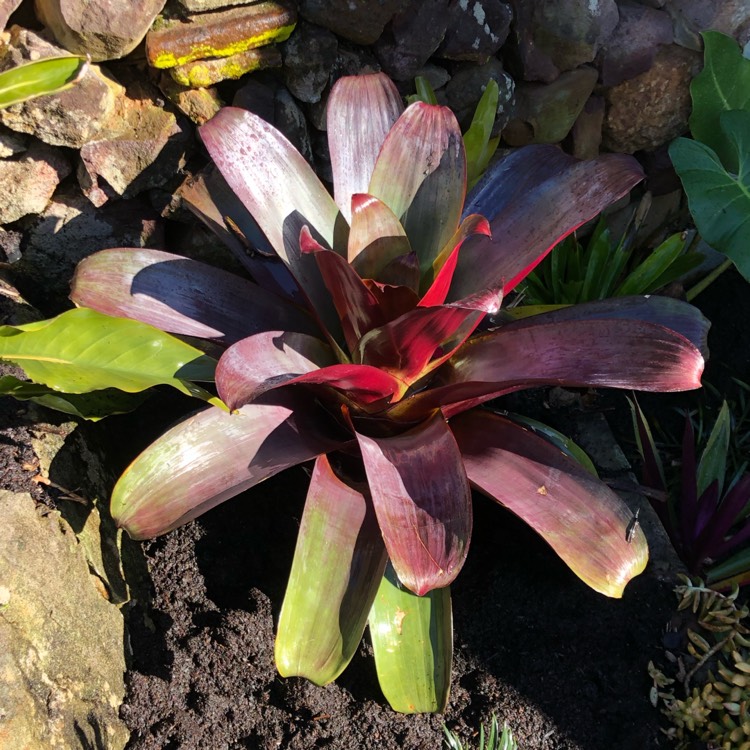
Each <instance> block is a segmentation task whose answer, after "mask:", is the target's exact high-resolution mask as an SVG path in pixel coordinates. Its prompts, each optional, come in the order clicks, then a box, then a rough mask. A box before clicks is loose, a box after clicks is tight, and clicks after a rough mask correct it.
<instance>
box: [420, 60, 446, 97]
mask: <svg viewBox="0 0 750 750" xmlns="http://www.w3.org/2000/svg"><path fill="white" fill-rule="evenodd" d="M417 76H421V77H422V78H426V79H427V81H428V83H429V84H430V86H432V90H433V91H435V92H436V93H437V91H438V90H439V89H441V88H443V86H445V85H446V84H447V83H448V81H450V79H451V74H450V73H449V72H448V71H447V70H446V69H445V68H441V67H440V66H439V65H434V64H433V63H427V65H423V66H422V67H421V68H420V69H419V70H418V71H417V72H416V73H415V74H414V77H415V78H416V77H417Z"/></svg>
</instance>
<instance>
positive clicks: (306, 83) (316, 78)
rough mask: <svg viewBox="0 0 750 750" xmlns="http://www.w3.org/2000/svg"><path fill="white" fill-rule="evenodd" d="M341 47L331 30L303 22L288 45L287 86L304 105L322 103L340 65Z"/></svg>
mask: <svg viewBox="0 0 750 750" xmlns="http://www.w3.org/2000/svg"><path fill="white" fill-rule="evenodd" d="M338 49H339V43H338V40H337V39H336V37H335V36H334V35H333V34H332V33H331V32H330V31H328V29H324V28H321V27H320V26H315V25H314V24H311V23H306V22H305V21H301V22H300V23H298V24H297V28H296V29H295V30H294V33H293V34H292V35H291V36H290V37H289V39H288V40H287V42H286V43H285V44H284V82H285V83H286V87H287V88H288V89H289V91H290V92H291V93H292V95H293V96H294V97H295V98H296V99H299V101H301V102H306V103H307V104H313V103H314V102H319V101H320V97H321V95H322V93H323V90H324V89H325V87H326V85H327V84H328V79H329V77H330V75H331V70H333V65H334V63H335V62H336V55H337V54H338Z"/></svg>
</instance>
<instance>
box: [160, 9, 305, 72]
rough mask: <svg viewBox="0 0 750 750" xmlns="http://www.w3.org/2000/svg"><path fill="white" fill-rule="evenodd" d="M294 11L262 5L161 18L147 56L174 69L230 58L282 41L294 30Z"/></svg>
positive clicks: (163, 66)
mask: <svg viewBox="0 0 750 750" xmlns="http://www.w3.org/2000/svg"><path fill="white" fill-rule="evenodd" d="M296 21H297V16H296V14H295V12H294V11H293V10H292V9H291V8H290V7H287V6H284V5H281V4H280V3H276V2H261V3H254V4H253V5H247V6H239V7H236V8H229V9H227V10H221V11H216V12H212V13H201V14H196V15H193V16H190V17H189V18H188V19H187V20H183V19H180V18H175V19H171V20H166V19H160V21H159V22H158V23H157V24H155V25H154V28H153V29H152V30H151V31H149V33H148V34H147V35H146V56H147V58H148V62H149V64H150V65H152V66H153V67H155V68H174V67H176V66H178V65H185V64H186V63H189V62H193V61H194V60H203V59H206V58H211V57H229V56H230V55H236V54H237V53H239V52H245V51H246V50H249V49H255V48H256V47H262V46H264V45H266V44H270V43H271V42H282V41H284V40H285V39H287V37H288V36H289V34H291V33H292V30H293V29H294V24H295V23H296Z"/></svg>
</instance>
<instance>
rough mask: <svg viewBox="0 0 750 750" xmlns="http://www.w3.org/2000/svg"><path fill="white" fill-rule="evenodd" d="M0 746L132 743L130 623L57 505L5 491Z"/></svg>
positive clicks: (41, 749) (27, 749)
mask: <svg viewBox="0 0 750 750" xmlns="http://www.w3.org/2000/svg"><path fill="white" fill-rule="evenodd" d="M0 516H1V517H2V519H3V523H2V524H0V592H1V596H0V680H1V681H2V685H3V690H2V692H0V717H2V719H0V745H2V747H3V748H6V750H16V749H17V750H22V749H23V750H48V749H49V748H76V747H106V748H108V749H109V750H119V749H120V748H124V747H125V744H126V742H127V740H128V736H129V732H128V730H127V728H126V726H125V724H124V723H123V722H122V721H121V720H120V718H119V716H118V713H117V711H118V707H119V705H120V704H121V703H122V699H123V695H124V693H125V685H124V680H123V676H124V673H125V669H126V666H125V654H124V649H123V643H124V636H125V632H124V624H123V618H122V614H121V613H120V611H119V609H118V608H117V607H116V606H114V605H113V604H111V603H110V602H109V601H107V599H105V598H104V597H103V596H102V593H103V592H102V587H101V581H100V579H99V578H98V577H95V576H93V575H92V574H91V573H90V572H89V563H88V561H87V558H86V554H85V552H84V550H83V548H82V545H81V544H79V542H78V540H77V538H76V535H75V534H74V532H73V529H72V528H71V527H70V525H69V524H68V523H67V522H66V521H65V520H64V519H63V518H62V517H61V515H60V513H58V512H57V511H50V510H49V509H48V508H44V506H42V507H41V508H37V507H35V503H34V500H33V499H32V498H31V496H30V495H28V494H26V493H13V492H8V491H6V490H2V491H0Z"/></svg>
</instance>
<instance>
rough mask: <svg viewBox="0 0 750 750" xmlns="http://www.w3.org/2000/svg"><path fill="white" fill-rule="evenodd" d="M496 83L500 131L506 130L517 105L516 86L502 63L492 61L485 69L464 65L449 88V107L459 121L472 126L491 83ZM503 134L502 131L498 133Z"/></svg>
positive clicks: (453, 78) (446, 88)
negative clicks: (492, 81) (472, 121)
mask: <svg viewBox="0 0 750 750" xmlns="http://www.w3.org/2000/svg"><path fill="white" fill-rule="evenodd" d="M490 79H493V80H494V81H495V82H496V83H497V86H498V89H499V96H498V102H497V115H498V117H497V121H496V123H495V126H496V128H498V129H501V128H503V127H505V125H506V123H507V121H508V118H509V117H510V114H511V110H512V108H513V103H514V101H515V91H516V85H515V82H514V81H513V79H512V78H511V77H510V76H509V75H508V74H507V73H506V72H505V71H504V70H503V65H502V63H501V62H500V61H499V60H498V59H497V58H492V59H490V60H489V61H488V62H486V63H485V64H484V65H463V66H462V67H461V68H459V69H458V70H457V71H456V72H455V73H454V75H453V77H452V78H451V80H450V81H448V85H447V86H446V87H445V103H446V104H447V105H448V106H449V107H450V108H451V109H452V110H453V111H454V112H455V113H456V117H457V118H458V121H459V122H461V123H463V124H464V125H465V126H468V125H469V123H470V122H471V118H472V117H473V116H474V112H475V110H476V106H477V104H478V103H479V100H480V99H481V98H482V94H483V93H484V90H485V88H486V87H487V82H488V81H489V80H490ZM498 132H499V130H498Z"/></svg>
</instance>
